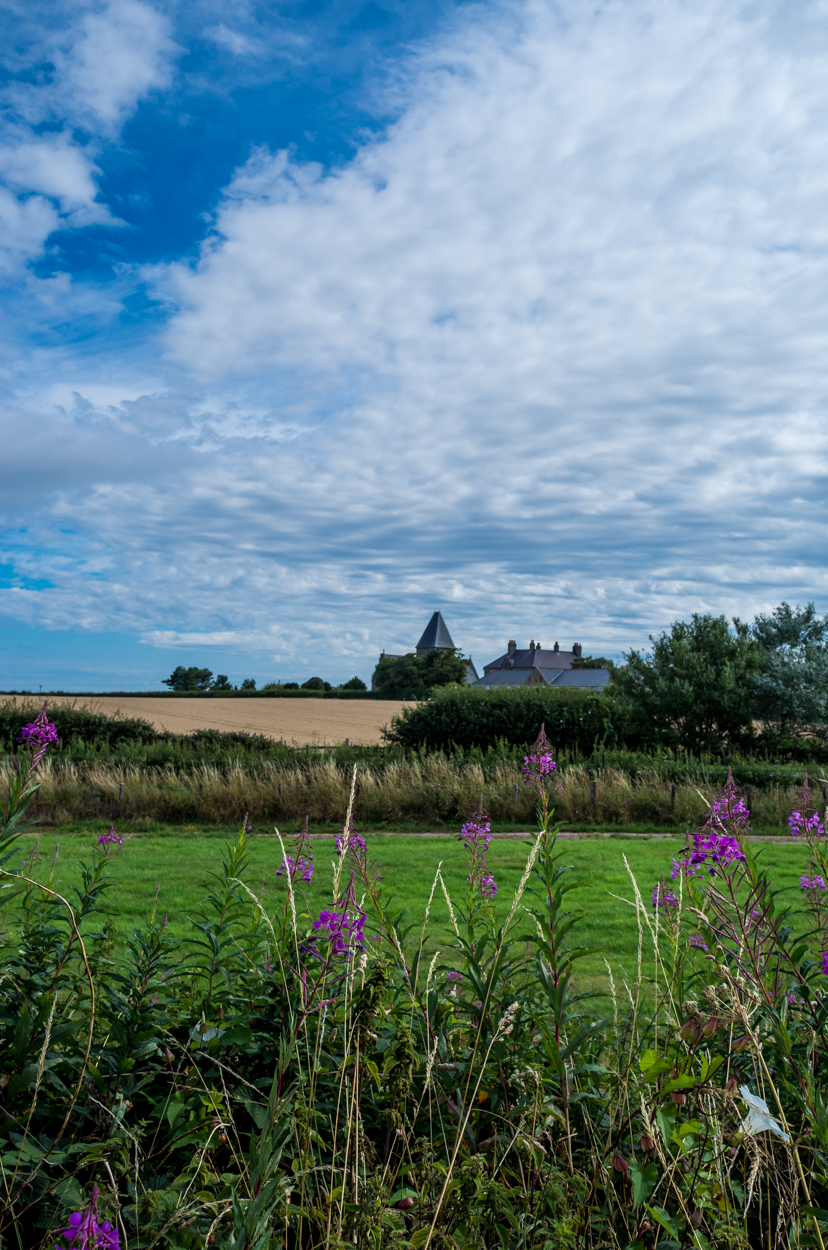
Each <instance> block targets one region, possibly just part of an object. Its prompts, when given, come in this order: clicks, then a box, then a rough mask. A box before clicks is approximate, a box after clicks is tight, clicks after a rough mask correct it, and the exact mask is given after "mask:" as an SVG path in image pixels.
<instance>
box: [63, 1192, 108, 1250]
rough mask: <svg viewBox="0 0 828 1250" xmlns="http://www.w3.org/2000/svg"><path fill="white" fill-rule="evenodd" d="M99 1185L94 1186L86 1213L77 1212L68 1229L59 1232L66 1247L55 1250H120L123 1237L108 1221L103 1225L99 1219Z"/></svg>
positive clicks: (73, 1215)
mask: <svg viewBox="0 0 828 1250" xmlns="http://www.w3.org/2000/svg"><path fill="white" fill-rule="evenodd" d="M99 1193H100V1190H99V1189H98V1186H97V1185H93V1186H92V1196H91V1198H90V1199H89V1205H88V1206H87V1207H86V1209H85V1210H84V1211H75V1212H74V1213H73V1214H72V1215H70V1216H69V1224H68V1226H67V1227H66V1228H61V1229H59V1230H58V1233H57V1235H58V1237H62V1238H65V1239H66V1241H65V1246H64V1245H60V1244H59V1245H57V1246H56V1247H55V1250H65V1247H68V1246H72V1247H73V1250H120V1248H121V1235H120V1233H119V1232H118V1229H117V1228H115V1227H114V1225H112V1224H110V1223H109V1221H108V1220H105V1221H104V1222H103V1223H101V1221H100V1220H99V1219H98V1195H99Z"/></svg>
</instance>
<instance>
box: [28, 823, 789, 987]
mask: <svg viewBox="0 0 828 1250" xmlns="http://www.w3.org/2000/svg"><path fill="white" fill-rule="evenodd" d="M100 832H101V829H100V828H99V827H97V826H95V827H94V828H93V827H88V828H86V829H84V828H82V827H78V826H73V827H72V828H71V830H66V829H64V830H57V831H52V830H50V831H48V832H43V833H41V834H40V840H39V853H40V855H41V857H42V862H41V863H40V864H38V865H37V866H36V869H35V871H36V875H37V877H38V879H40V880H46V879H47V878H48V874H49V869H50V860H51V857H52V855H53V853H54V850H55V846H56V844H58V843H59V844H60V850H59V863H58V864H57V867H56V870H55V879H54V881H55V889H58V890H60V891H61V892H62V893H64V894H67V895H68V896H69V897H70V900H71V891H72V887H73V885H75V884H77V882H78V880H79V867H78V864H79V861H81V860H86V861H88V860H89V859H90V858H91V852H92V849H93V847H94V845H95V843H96V841H97V837H98V834H99V833H100ZM233 836H234V834H233V833H232V832H231V831H229V830H227V831H224V832H210V833H207V832H205V831H204V830H196V829H193V830H186V829H185V830H184V831H182V830H181V829H180V828H178V829H170V830H168V831H166V832H159V831H157V830H156V831H153V832H151V833H134V834H129V833H127V834H126V836H125V837H124V843H123V846H122V847H120V848H118V850H117V852H116V853H115V855H114V856H113V862H112V869H111V879H112V885H111V888H110V889H109V891H108V893H107V901H108V907H109V909H110V913H111V916H112V919H113V921H114V923H115V925H116V927H117V929H118V931H119V932H120V933H122V934H126V933H127V932H128V931H129V930H130V929H131V928H132V927H133V926H135V925H138V924H140V923H141V922H142V920H143V918H144V917H145V916H146V914H147V912H148V910H149V908H151V906H152V902H153V897H154V895H155V890H156V886H158V887H159V895H158V910H159V913H165V914H166V915H167V916H168V923H169V928H170V932H171V933H172V934H173V935H175V936H176V937H179V938H182V939H183V938H185V937H186V936H188V934H189V933H190V932H191V929H190V924H189V918H190V917H193V916H195V915H197V913H198V912H199V910H200V902H201V900H202V899H203V897H204V895H205V892H206V890H207V888H208V886H209V877H210V873H211V872H214V871H216V870H217V869H218V868H219V866H220V862H221V858H222V853H223V850H224V848H225V846H227V844H228V842H229V841H230V839H231V838H232V837H233ZM366 841H367V844H368V848H369V851H370V854H371V857H372V859H375V860H377V861H378V863H379V864H380V865H381V866H382V867H381V872H382V875H383V877H384V882H385V886H386V887H387V890H388V892H389V893H390V894H391V895H392V906H395V907H407V908H408V917H409V920H410V921H413V922H416V923H417V924H418V926H419V925H420V924H421V923H422V919H423V916H424V914H425V908H426V903H427V900H428V896H429V893H430V891H431V887H432V883H433V881H434V873H435V870H436V868H437V865H438V864H439V863H441V862H442V871H443V876H444V878H445V881H446V884H447V886H448V889H449V892H450V894H451V897H452V901H453V903H454V906H455V910H456V911H460V910H461V908H462V904H463V898H464V894H465V888H466V886H465V876H466V861H467V855H466V852H465V850H464V848H463V846H462V844H461V843H460V842H458V840H457V838H456V836H454V837H439V838H413V837H406V836H404V835H393V834H369V835H366ZM32 844H33V838H32V837H29V836H27V837H26V838H25V839H24V842H23V846H24V848H25V849H24V851H23V855H22V856H19V857H18V859H17V860H16V861H15V863H14V864H13V865H10V867H13V868H15V869H19V866H20V859H21V858H27V859H29V858H30V854H29V852H30V848H31V846H32ZM682 844H683V839H681V838H676V839H670V840H655V839H654V840H652V841H650V840H645V839H642V838H635V839H633V838H623V837H615V838H612V839H603V840H595V841H578V842H565V843H561V844H560V845H561V848H562V850H563V852H564V862H565V863H567V864H571V865H572V867H573V874H572V881H573V882H574V883H575V885H576V886H577V888H576V889H575V890H574V891H573V892H572V893H571V894H570V896H569V897H570V900H571V906H572V907H574V908H579V909H581V910H583V911H584V913H585V915H584V919H583V921H582V923H581V925H580V926H579V928H578V930H577V945H581V946H587V947H591V948H594V949H593V953H592V954H590V955H589V956H588V957H587V958H586V959H584V961H583V962H582V963H581V964H580V973H579V977H578V981H579V988H604V987H605V986H606V983H607V976H606V966H605V962H604V961H605V960H607V961H608V962H609V964H610V966H611V967H612V969H613V974H614V976H615V977H616V979H617V980H618V982H619V984H620V983H621V981H622V980H623V978H624V977H627V978H630V977H631V976H632V975H633V974H634V970H635V965H636V957H637V943H638V931H637V926H636V920H635V912H634V910H633V908H632V907H630V906H628V905H627V904H626V903H624V902H622V901H619V897H620V899H632V898H633V890H632V884H631V881H630V878H629V875H628V872H627V868H626V866H625V862H624V860H625V858H626V860H627V862H628V864H629V867H630V869H631V870H632V872H633V873H634V875H635V877H636V879H637V881H638V884H639V889H640V891H641V894H642V896H643V897H644V899H645V901H649V897H650V892H651V890H652V887H653V885H654V883H655V882H656V881H657V880H658V879H659V877H660V876H661V874H662V873H664V874H669V871H670V868H671V866H672V859H673V856H674V855H675V854H677V853H678V851H679V849H680V848H681V846H682ZM313 845H314V855H315V864H316V869H315V872H314V877H313V883H312V885H311V886H310V887H303V890H304V897H305V899H306V902H307V907H306V909H305V910H306V911H307V912H308V914H310V915H313V916H314V917H315V916H316V915H318V913H319V911H320V910H321V908H323V907H330V906H331V884H332V877H333V868H332V861H333V859H334V844H333V840H332V839H314V844H313ZM249 849H250V862H249V865H248V868H247V871H246V873H245V880H246V882H247V884H248V885H249V886H250V888H251V889H252V890H254V891H255V893H257V894H258V893H259V892H260V891H262V901H263V903H264V905H265V906H266V908H267V909H268V911H269V912H270V913H271V914H272V913H273V911H274V910H276V909H279V908H281V906H282V905H283V903H284V899H285V885H284V879H283V878H281V879H280V878H277V877H276V875H275V872H276V869H277V868H278V867H279V864H280V860H281V852H280V849H279V843H278V841H277V840H276V839H275V837H272V836H268V837H264V836H261V837H257V836H255V831H254V835H253V836H252V837H251V839H250V843H249ZM528 850H529V846H528V842H524V841H522V840H519V839H508V840H507V839H502V840H495V841H493V842H492V845H491V848H490V851H489V865H490V868H491V870H492V871H493V872H494V874H495V878H496V880H497V884H498V895H497V899H496V901H495V906H496V907H497V908H498V909H499V910H502V911H503V913H504V915H505V913H506V911H508V908H509V906H510V905H511V901H512V897H513V893H514V890H515V887H516V886H517V883H518V881H519V879H520V876H521V874H522V871H523V868H524V865H525V863H526V857H527V854H528ZM761 854H762V856H763V859H764V862H765V863H767V864H768V865H770V866H771V867H772V868H773V875H774V884H775V886H776V888H778V889H780V890H784V891H787V892H789V893H788V894H787V897H788V898H790V900H791V901H792V902H797V901H798V897H799V875H800V873H801V872H802V871H803V870H804V868H805V866H806V863H807V848H805V847H803V846H801V845H799V844H797V843H795V842H791V843H789V844H784V845H779V844H768V845H766V846H764V847H763V848H762V849H761ZM615 896H619V897H615ZM528 901H529V900H527V899H524V902H525V903H528ZM525 923H526V925H527V931H528V920H527V921H525ZM370 924H371V920H370V915H369V926H370ZM426 940H427V945H428V947H429V948H430V949H431V950H432V951H433V950H440V951H441V952H443V953H444V958H445V959H446V960H447V962H449V963H450V962H452V955H451V948H452V943H453V934H452V931H451V928H450V925H449V917H448V909H447V906H446V903H445V900H444V898H443V895H442V892H441V891H440V890H439V888H438V890H437V891H436V892H435V895H434V899H433V902H432V907H431V913H430V919H429V924H428V931H427V935H426ZM185 950H186V947H182V955H183V953H184V951H185ZM645 954H646V952H645ZM440 962H441V963H442V960H441V961H440Z"/></svg>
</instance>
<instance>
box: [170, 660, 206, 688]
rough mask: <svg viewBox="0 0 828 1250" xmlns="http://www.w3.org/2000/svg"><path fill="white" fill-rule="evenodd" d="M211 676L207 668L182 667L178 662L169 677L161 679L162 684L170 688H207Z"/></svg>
mask: <svg viewBox="0 0 828 1250" xmlns="http://www.w3.org/2000/svg"><path fill="white" fill-rule="evenodd" d="M212 676H213V674H212V673H211V671H210V669H209V668H184V667H183V666H182V665H181V664H179V666H178V668H176V669H174V670H173V672H172V674H171V675H170V676H169V677H165V678H164V679H163V685H165V686H169V687H170V689H171V690H207V689H208V687H209V685H210V678H211V677H212Z"/></svg>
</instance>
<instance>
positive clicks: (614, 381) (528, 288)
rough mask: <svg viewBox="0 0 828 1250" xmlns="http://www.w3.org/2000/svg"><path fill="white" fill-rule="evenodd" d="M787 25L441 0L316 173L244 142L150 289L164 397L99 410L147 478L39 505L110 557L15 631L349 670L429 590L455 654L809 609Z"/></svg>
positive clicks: (594, 640)
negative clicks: (211, 226)
mask: <svg viewBox="0 0 828 1250" xmlns="http://www.w3.org/2000/svg"><path fill="white" fill-rule="evenodd" d="M788 11H789V10H788V9H787V7H786V6H783V5H782V4H781V3H776V2H775V0H766V2H765V3H762V4H759V5H757V6H754V7H753V8H752V9H751V10H750V11H748V10H746V9H745V8H744V7H743V6H742V5H741V4H738V3H736V2H735V0H726V2H725V3H724V4H722V3H721V2H719V3H715V4H714V3H713V2H712V0H699V2H696V3H693V4H690V3H685V2H684V0H668V2H666V3H665V0H659V2H658V3H655V0H644V2H639V3H630V2H628V0H625V2H624V3H620V2H619V0H610V2H609V3H607V4H605V5H603V6H601V7H600V8H598V9H595V8H589V9H587V8H584V6H583V5H581V4H579V3H575V2H574V0H572V2H570V3H563V4H558V5H555V4H551V3H541V2H540V0H529V2H528V3H527V4H525V5H523V6H521V7H517V6H510V7H509V8H508V10H506V9H504V10H499V11H498V12H497V13H494V14H492V12H491V11H489V12H488V13H487V12H486V11H485V10H482V9H479V8H475V9H474V10H473V11H472V10H469V11H467V13H466V15H465V17H464V19H463V22H464V24H463V25H462V26H458V28H457V29H456V31H455V32H454V33H453V34H452V35H451V36H450V37H449V38H446V39H443V40H442V42H441V43H440V44H439V45H436V44H435V45H433V46H430V47H428V48H426V49H425V50H423V51H422V52H421V53H420V54H419V55H418V56H416V57H415V58H414V59H413V61H412V62H411V63H410V65H409V66H408V67H407V69H406V71H405V73H403V74H401V75H400V76H399V77H398V79H397V81H396V82H395V83H394V84H393V96H392V97H391V99H392V102H393V104H394V105H395V107H396V108H397V110H398V120H397V121H396V122H395V123H394V124H393V125H392V126H391V127H390V128H389V129H388V131H387V133H385V134H384V135H382V136H381V137H380V138H379V139H377V140H367V141H366V143H365V145H364V146H363V148H362V149H361V151H360V152H359V153H358V155H357V156H356V158H355V159H354V160H353V161H352V162H351V163H350V164H347V165H344V166H343V167H342V168H341V169H338V170H335V171H333V172H329V173H325V172H323V171H322V170H320V169H319V168H316V167H312V166H306V165H299V164H297V163H296V162H295V161H293V160H292V159H291V158H290V157H289V156H288V155H287V154H284V153H281V154H272V153H269V152H266V151H259V152H257V153H256V154H255V155H254V157H253V158H252V159H251V160H250V161H249V162H248V163H247V164H246V165H245V166H244V168H242V169H241V170H239V171H238V172H237V175H236V177H235V178H234V179H233V181H232V184H231V185H230V186H229V187H228V189H227V193H226V195H225V197H224V200H223V202H222V204H221V205H220V208H219V211H218V214H217V217H216V228H215V231H214V233H213V234H212V235H211V237H210V238H209V240H208V241H207V243H206V244H205V247H204V249H203V253H202V255H201V257H200V259H199V261H198V263H197V264H195V265H193V266H190V265H186V264H184V263H182V264H180V265H175V266H170V267H166V268H160V269H156V270H155V271H154V273H153V275H152V276H153V278H154V281H155V282H156V285H157V288H158V290H159V291H160V292H161V293H162V294H163V295H164V296H165V298H167V299H168V300H170V301H172V302H173V304H174V305H175V306H176V307H177V309H178V311H177V312H176V313H175V314H174V315H173V317H172V319H171V323H170V327H169V332H168V336H167V352H168V362H169V363H168V368H169V371H170V372H169V381H168V385H167V391H166V394H165V395H164V396H159V395H150V394H147V395H143V396H135V397H134V398H132V399H128V400H125V401H124V402H123V403H122V404H121V405H120V408H121V409H122V410H123V412H124V413H125V414H127V416H128V423H129V424H128V433H129V437H130V438H133V437H134V438H138V437H141V436H143V438H144V440H145V441H149V442H153V443H156V444H157V443H158V442H159V439H163V438H164V437H166V438H167V439H168V441H167V443H166V444H165V447H166V450H165V453H164V454H165V456H166V457H171V456H173V457H174V456H176V455H180V456H181V462H180V465H179V466H178V468H177V471H176V472H175V476H174V484H173V479H171V478H166V479H164V480H160V479H155V478H153V477H151V478H147V477H141V476H140V475H139V474H138V473H137V471H136V474H135V475H134V476H133V477H132V478H130V477H129V476H128V475H127V476H125V477H121V478H119V479H118V480H117V481H116V480H114V479H113V480H107V479H106V477H105V476H103V477H100V476H99V477H97V478H95V480H94V481H93V480H91V479H90V480H89V481H88V482H87V484H86V486H85V488H84V489H83V491H82V492H81V491H80V490H77V491H73V490H70V489H67V490H65V491H63V492H62V494H61V497H60V503H59V508H58V515H59V516H60V518H61V520H62V521H63V522H64V523H65V524H66V525H67V526H75V527H77V528H79V529H80V530H81V531H82V532H83V533H86V534H89V535H94V541H92V540H90V551H91V550H92V548H93V547H94V548H96V549H99V550H100V551H101V552H103V553H112V555H113V561H114V563H113V569H114V571H113V573H112V574H111V575H110V576H108V578H107V580H94V579H92V578H91V577H90V578H87V579H86V580H84V579H83V578H82V577H81V576H80V575H79V574H77V575H72V576H71V577H70V576H69V575H63V574H61V572H60V569H57V570H56V571H55V572H54V573H53V574H52V576H53V580H55V582H56V585H57V586H58V589H56V590H55V591H54V592H52V591H46V592H43V593H42V594H41V595H40V597H39V598H38V599H37V604H38V608H37V610H38V612H40V613H41V618H43V617H44V615H45V616H47V617H49V619H52V620H53V621H54V622H56V623H57V622H64V623H65V622H67V621H70V620H73V619H77V618H78V617H79V616H83V618H84V619H87V618H88V619H94V620H97V621H99V622H105V623H107V624H108V625H109V626H110V627H111V628H130V629H137V630H141V631H142V633H143V634H144V635H145V636H146V637H148V639H149V640H151V641H153V640H156V639H162V640H164V645H167V644H169V643H170V642H171V641H172V643H173V644H174V645H177V646H178V645H180V646H185V645H196V644H195V641H194V640H197V639H198V638H204V639H212V640H214V641H215V639H218V638H225V637H228V638H229V637H230V636H231V635H232V637H233V638H234V639H235V642H234V643H233V645H241V644H240V643H239V639H240V638H241V639H242V641H243V642H244V645H249V646H251V647H253V646H254V645H255V646H260V647H262V648H265V649H266V648H268V646H273V647H276V646H277V645H278V648H279V650H280V653H283V654H286V655H290V654H299V653H300V652H302V653H304V650H303V649H307V647H308V646H309V644H310V643H312V642H314V641H318V642H319V644H320V645H321V644H322V643H323V642H324V641H325V640H327V644H326V645H327V646H328V648H329V650H331V649H332V650H334V651H336V649H337V648H339V649H340V650H342V653H343V654H345V653H347V654H348V655H349V657H350V656H351V655H352V654H354V651H353V648H354V647H357V648H358V647H362V648H364V649H365V650H367V651H368V652H369V653H370V651H371V650H374V649H376V650H378V649H380V648H381V647H382V646H385V647H387V648H389V649H393V648H394V647H395V646H398V645H411V643H412V642H413V641H414V640H415V637H413V636H412V631H415V633H416V630H417V625H418V624H419V622H420V619H421V617H423V616H424V615H425V617H427V615H428V612H429V611H431V610H433V608H434V607H438V606H439V607H443V608H444V610H445V612H446V615H447V618H448V620H449V624H450V626H451V627H452V629H453V631H454V632H455V634H456V640H457V641H458V642H459V643H460V644H461V645H463V646H465V647H467V648H471V649H472V651H473V652H474V654H475V656H476V658H478V659H484V658H487V652H488V651H489V650H490V649H491V647H492V646H494V645H495V644H497V645H499V644H500V643H501V642H502V641H503V640H504V639H505V638H507V637H509V636H512V637H514V636H516V634H517V635H518V636H521V634H522V633H525V634H526V635H527V640H528V637H529V636H535V637H537V636H538V635H540V636H541V638H542V639H544V641H546V640H547V639H548V640H550V641H554V640H555V638H556V637H557V638H558V639H559V640H560V641H561V642H562V643H563V642H564V641H565V640H566V641H569V642H571V641H574V640H575V638H576V637H578V639H579V640H580V641H581V642H583V643H584V644H585V645H586V646H587V648H588V649H590V650H591V649H599V650H604V649H607V650H613V649H616V650H617V649H618V648H620V647H621V646H625V645H628V644H629V643H631V642H632V643H640V642H641V641H643V640H644V638H645V637H646V634H647V633H648V632H650V630H653V629H658V628H660V627H661V626H663V625H664V624H666V623H668V622H669V621H670V620H671V619H674V618H675V617H678V616H682V615H686V614H687V613H689V612H691V611H694V610H702V611H703V610H715V611H720V610H725V611H727V612H729V613H732V612H739V613H740V614H742V615H746V616H750V615H752V613H753V612H754V611H755V610H757V609H764V608H767V607H768V606H771V605H772V604H773V603H774V602H778V601H779V599H780V598H782V597H783V596H786V597H789V598H791V599H797V598H798V599H800V600H802V599H806V598H811V597H816V598H817V599H818V600H819V601H820V602H821V603H822V606H823V609H825V608H828V575H826V573H825V572H824V569H825V558H824V557H825V553H824V540H823V539H822V537H821V535H822V532H823V528H822V527H823V526H824V525H825V523H826V520H828V517H826V515H825V513H826V505H825V501H824V494H825V492H824V488H823V480H824V478H825V476H826V473H828V448H827V447H826V443H825V435H824V433H823V431H824V428H825V408H826V383H825V380H824V360H825V356H826V348H828V298H826V296H827V295H828V260H827V259H826V248H825V242H826V227H825V224H824V223H825V219H826V218H825V205H826V202H828V162H826V159H825V157H826V146H828V126H826V121H828V82H827V81H826V80H825V77H824V72H823V66H824V55H825V53H826V51H828V47H827V46H826V45H828V28H827V27H826V21H825V18H824V16H823V15H822V12H821V9H820V7H819V5H817V4H808V3H805V4H803V5H802V6H800V8H799V9H798V10H797V21H796V23H795V24H791V25H790V26H789V25H788V24H787V23H788V21H789V19H788V17H787V14H788ZM380 103H381V105H382V106H383V107H386V108H387V107H388V106H389V98H388V97H386V98H385V99H383V100H382V101H380ZM102 385H103V383H102ZM79 419H80V418H79ZM125 420H126V417H125ZM120 428H121V427H120V426H119V429H120ZM123 428H124V429H126V428H127V427H126V426H124V427H123ZM172 439H174V440H175V442H172V441H169V440H172ZM159 455H160V453H159ZM160 462H161V461H160V460H159V461H158V463H160ZM153 463H156V462H155V461H153ZM78 471H80V470H78ZM74 558H75V560H76V563H75V565H74V566H73V567H74V568H75V569H79V568H80V564H81V560H82V559H85V558H87V555H86V553H85V552H84V553H79V552H78V553H76V554H75V557H74ZM62 577H63V580H61V578H62ZM22 593H23V592H21V595H22ZM27 593H28V592H27ZM21 595H18V597H17V598H16V599H15V605H16V606H15V607H14V609H13V610H14V611H15V612H16V613H19V614H25V613H26V612H30V611H31V612H34V607H33V605H34V603H35V599H34V598H32V599H30V600H29V599H26V598H25V596H24V597H21ZM0 602H2V601H0ZM8 610H10V611H11V610H12V608H9V609H8ZM49 614H52V615H51V616H49ZM73 614H74V616H73ZM424 623H425V621H424V620H423V624H424ZM420 628H421V626H420ZM176 639H179V640H183V641H179V642H176V641H175V640H176ZM274 639H276V641H274ZM245 640H246V641H245ZM268 640H270V641H268ZM158 645H161V644H160V643H159V644H158ZM205 645H206V644H205ZM211 645H212V644H211ZM227 645H230V643H228V644H227ZM349 663H350V659H349ZM348 675H349V674H348Z"/></svg>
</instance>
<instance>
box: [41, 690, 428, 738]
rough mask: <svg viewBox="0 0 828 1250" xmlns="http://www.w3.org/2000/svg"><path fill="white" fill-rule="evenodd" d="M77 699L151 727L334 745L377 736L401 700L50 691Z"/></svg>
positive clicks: (63, 699)
mask: <svg viewBox="0 0 828 1250" xmlns="http://www.w3.org/2000/svg"><path fill="white" fill-rule="evenodd" d="M75 702H76V703H77V704H78V705H79V706H84V707H90V708H94V709H95V710H96V711H101V712H105V713H106V714H107V715H108V716H112V715H113V714H114V713H116V712H120V713H121V714H122V715H123V716H140V717H141V718H142V719H143V720H148V721H150V723H151V724H153V725H154V726H155V728H156V729H166V730H168V732H170V733H180V734H186V733H192V732H193V731H194V730H196V729H221V730H225V731H229V730H233V731H235V732H237V733H238V732H242V733H253V734H265V735H266V736H267V737H268V738H273V739H275V740H276V741H277V742H278V741H284V742H288V743H291V744H296V745H298V746H336V745H337V743H340V742H344V741H345V739H346V738H347V739H348V741H349V742H353V743H356V744H358V745H359V746H373V745H376V744H378V743H381V742H382V736H381V731H382V729H383V726H385V725H387V724H388V723H389V721H390V720H391V717H392V716H394V715H395V714H396V713H397V712H399V710H400V708H402V707H405V704H404V703H397V702H393V701H391V700H388V701H379V700H376V701H375V700H374V699H152V698H138V699H136V698H130V697H129V696H124V697H116V696H111V695H101V696H100V697H99V698H94V699H90V698H84V699H73V698H71V697H68V696H60V695H56V696H54V697H53V698H52V699H51V700H50V703H51V704H52V705H53V706H54V705H56V704H61V703H75Z"/></svg>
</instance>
